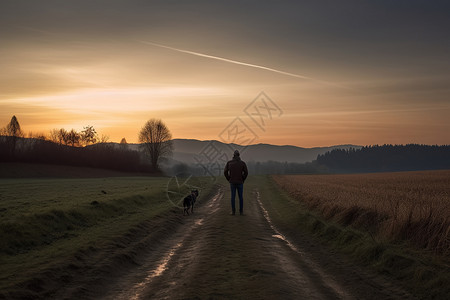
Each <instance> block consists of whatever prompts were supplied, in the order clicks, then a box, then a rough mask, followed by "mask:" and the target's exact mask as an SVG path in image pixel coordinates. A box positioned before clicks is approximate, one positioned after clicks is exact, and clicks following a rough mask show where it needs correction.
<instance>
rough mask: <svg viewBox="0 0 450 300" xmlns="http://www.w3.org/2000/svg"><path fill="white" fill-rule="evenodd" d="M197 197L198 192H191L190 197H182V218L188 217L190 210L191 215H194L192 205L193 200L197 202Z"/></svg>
mask: <svg viewBox="0 0 450 300" xmlns="http://www.w3.org/2000/svg"><path fill="white" fill-rule="evenodd" d="M197 197H198V190H192V191H191V194H190V195H187V196H186V197H184V200H183V207H184V210H183V216H184V215H186V214H187V215H188V216H189V209H190V210H191V213H194V204H195V200H197Z"/></svg>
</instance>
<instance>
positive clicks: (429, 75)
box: [0, 0, 450, 147]
mask: <svg viewBox="0 0 450 300" xmlns="http://www.w3.org/2000/svg"><path fill="white" fill-rule="evenodd" d="M449 34H450V2H448V1H428V0H423V1H418V0H409V1H406V0H396V1H392V0H377V1H364V0H354V1H347V0H343V1H335V0H330V1H320V0H317V1H300V0H298V1H261V0H260V1H242V0H241V1H235V0H231V1H218V0H217V1H215V0H204V1H187V0H186V1H172V0H161V1H151V0H128V1H125V0H123V1H118V0H104V1H99V0H86V1H84V0H78V1H65V0H53V1H48V0H41V1H23V0H0V70H1V71H0V127H1V126H5V125H6V124H7V123H8V122H9V120H10V119H11V117H12V116H13V115H16V117H17V118H18V120H19V122H20V124H21V127H22V129H23V130H24V131H25V132H33V133H48V132H49V131H50V130H51V129H54V128H65V129H68V130H70V129H72V128H74V129H75V130H78V131H80V130H82V129H83V127H84V126H88V125H92V126H94V128H96V130H97V131H98V132H99V133H100V134H102V135H107V136H109V138H110V141H115V142H119V141H120V140H121V139H122V138H123V137H125V138H126V140H127V141H128V142H137V141H138V134H139V131H140V129H141V128H142V126H143V125H144V124H145V122H146V121H147V120H149V119H151V118H158V119H162V120H163V122H165V124H166V125H167V126H168V128H169V129H170V131H171V132H172V135H173V137H174V138H189V139H200V140H212V139H214V140H222V141H224V142H239V141H240V142H241V143H270V144H276V145H296V146H301V147H318V146H330V145H339V144H355V145H371V144H386V143H387V144H406V143H421V144H439V145H441V144H450V134H449V132H450V118H449V116H450V55H449V53H450V39H449V38H448V36H449ZM233 133H234V134H233ZM239 135H241V136H239ZM244 135H246V137H248V138H243V136H244Z"/></svg>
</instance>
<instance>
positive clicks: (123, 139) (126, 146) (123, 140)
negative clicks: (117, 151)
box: [120, 138, 128, 150]
mask: <svg viewBox="0 0 450 300" xmlns="http://www.w3.org/2000/svg"><path fill="white" fill-rule="evenodd" d="M120 148H122V149H124V150H126V149H128V143H127V140H126V139H125V138H122V140H121V141H120Z"/></svg>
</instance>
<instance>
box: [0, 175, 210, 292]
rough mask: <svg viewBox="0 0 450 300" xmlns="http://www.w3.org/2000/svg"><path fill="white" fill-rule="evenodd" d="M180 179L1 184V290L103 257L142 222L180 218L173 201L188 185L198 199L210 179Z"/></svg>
mask: <svg viewBox="0 0 450 300" xmlns="http://www.w3.org/2000/svg"><path fill="white" fill-rule="evenodd" d="M179 180H180V182H175V181H174V180H173V178H172V179H171V178H168V177H122V178H118V177H115V178H95V179H93V178H89V179H2V180H1V181H0V220H1V221H0V236H1V240H0V290H4V289H5V288H8V287H12V286H15V285H16V284H20V283H22V282H24V281H26V280H27V279H29V278H33V277H34V276H35V275H36V274H39V273H40V272H45V271H46V270H49V269H54V268H58V267H62V266H65V265H67V263H68V262H71V263H75V264H77V263H82V261H83V259H82V256H83V254H87V253H92V252H96V251H98V252H101V249H103V248H105V247H107V245H108V244H111V243H114V241H117V240H118V239H120V238H121V237H123V236H124V235H126V234H127V233H128V232H129V231H130V230H133V228H137V227H138V226H140V224H142V223H143V222H146V221H149V220H152V219H154V218H156V217H158V216H163V215H165V214H170V213H172V214H182V209H181V208H180V207H178V206H177V205H180V204H181V203H179V202H177V200H180V199H181V198H182V197H183V196H184V195H186V194H187V193H189V189H190V188H191V186H195V187H200V188H201V190H202V194H207V193H208V191H209V190H211V189H212V187H213V183H212V181H211V180H210V179H208V178H203V179H202V178H196V179H195V180H191V181H190V182H189V183H190V185H189V184H186V185H183V184H182V183H183V182H184V181H183V180H184V179H182V178H180V179H179ZM168 191H170V192H169V196H168ZM80 256H81V258H80ZM74 258H79V259H78V260H77V259H74ZM74 267H76V265H75V266H74Z"/></svg>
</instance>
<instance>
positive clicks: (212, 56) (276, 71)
mask: <svg viewBox="0 0 450 300" xmlns="http://www.w3.org/2000/svg"><path fill="white" fill-rule="evenodd" d="M139 42H141V43H143V44H147V45H152V46H156V47H160V48H165V49H169V50H173V51H177V52H181V53H186V54H191V55H195V56H200V57H205V58H210V59H215V60H220V61H224V62H229V63H232V64H236V65H241V66H246V67H251V68H256V69H261V70H266V71H269V72H275V73H278V74H282V75H287V76H291V77H295V78H300V79H306V80H313V81H318V82H322V83H325V84H329V85H334V86H339V87H342V86H340V85H337V84H335V83H331V82H326V81H323V80H318V79H314V78H311V77H307V76H303V75H299V74H294V73H289V72H285V71H281V70H277V69H273V68H269V67H265V66H260V65H255V64H249V63H246V62H242V61H238V60H233V59H228V58H224V57H220V56H214V55H208V54H204V53H199V52H194V51H188V50H183V49H179V48H174V47H170V46H166V45H162V44H157V43H152V42H146V41H139Z"/></svg>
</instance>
